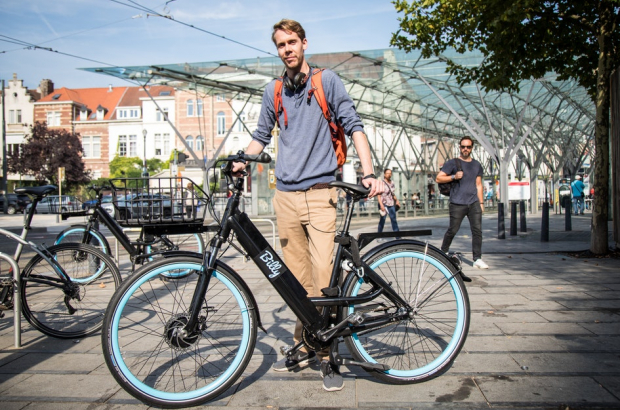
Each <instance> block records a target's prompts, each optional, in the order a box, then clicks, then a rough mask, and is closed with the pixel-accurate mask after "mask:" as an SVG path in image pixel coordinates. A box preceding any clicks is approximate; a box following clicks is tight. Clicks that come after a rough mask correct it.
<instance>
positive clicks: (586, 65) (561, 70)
mask: <svg viewBox="0 0 620 410" xmlns="http://www.w3.org/2000/svg"><path fill="white" fill-rule="evenodd" d="M394 4H395V7H396V10H397V11H398V12H399V13H402V17H401V18H400V19H399V20H400V30H399V31H398V32H397V33H395V34H394V35H393V37H392V42H391V43H392V45H395V46H397V47H399V48H401V49H403V50H406V51H411V50H413V49H419V50H421V52H422V55H423V56H424V57H427V58H428V57H430V56H432V55H439V54H441V53H442V52H443V51H445V50H446V49H447V48H454V49H455V50H456V51H457V52H459V53H464V52H466V51H474V50H477V51H480V52H481V53H482V54H483V55H484V61H483V62H482V64H481V65H480V66H478V67H464V66H460V65H458V64H457V63H455V62H453V61H449V62H448V67H449V68H448V70H449V72H450V73H452V74H455V75H456V78H457V81H458V82H459V83H460V84H467V83H470V82H472V81H475V82H478V83H479V84H481V85H482V87H483V88H485V89H486V90H504V91H515V90H518V89H519V82H520V81H522V80H529V79H532V78H541V77H543V76H544V75H545V74H547V73H548V72H555V73H557V74H558V75H559V80H568V79H573V80H576V81H577V82H578V83H579V84H580V85H582V86H583V87H584V88H586V89H587V90H588V91H589V93H590V95H591V96H592V97H594V95H595V94H596V84H597V71H598V66H599V53H600V52H601V51H602V50H600V48H599V45H600V41H602V40H603V39H607V40H609V44H610V47H609V48H608V49H607V50H605V51H604V53H606V56H607V57H608V58H609V59H611V60H612V62H611V65H612V66H613V67H616V66H618V65H620V52H619V51H620V50H619V46H620V31H619V30H617V25H618V23H619V22H620V20H619V18H618V13H619V12H620V2H618V1H617V0H580V1H575V0H551V1H549V0H413V1H405V0H397V1H395V2H394ZM593 100H594V98H593Z"/></svg>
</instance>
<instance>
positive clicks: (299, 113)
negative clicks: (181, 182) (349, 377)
mask: <svg viewBox="0 0 620 410" xmlns="http://www.w3.org/2000/svg"><path fill="white" fill-rule="evenodd" d="M272 40H273V42H274V44H275V46H276V48H277V50H278V56H279V57H280V59H281V60H282V62H283V63H284V65H285V68H286V72H285V74H284V76H283V78H282V81H283V83H284V87H283V89H282V94H281V97H282V110H281V112H278V113H276V111H275V108H274V99H275V95H274V94H275V82H276V81H280V80H274V81H272V82H271V83H270V84H268V85H267V87H266V88H265V91H264V94H263V102H262V107H261V112H260V117H259V120H258V127H257V129H256V131H255V132H254V133H253V135H252V142H250V144H249V146H248V148H247V150H246V153H247V154H259V153H261V152H262V151H263V149H264V147H265V146H266V145H267V144H269V142H270V141H271V137H272V135H271V131H272V130H273V127H274V125H275V123H276V121H278V123H279V125H280V126H281V129H280V135H279V139H278V158H277V163H276V193H275V196H274V198H273V206H274V210H275V212H276V217H277V222H278V234H279V235H280V244H281V246H282V251H283V253H284V261H285V262H286V264H287V266H288V267H289V268H290V270H291V272H292V273H293V274H294V275H295V277H296V278H297V279H298V280H299V282H300V283H301V284H302V285H303V286H304V288H305V289H306V291H307V292H308V295H309V297H316V296H322V292H321V289H324V288H327V287H328V286H329V281H330V277H331V273H332V265H333V253H334V237H335V232H336V206H337V203H338V195H337V192H336V189H335V188H330V187H329V186H328V184H329V183H330V182H332V181H335V180H336V178H335V172H336V170H337V168H338V164H337V160H336V155H335V152H334V148H333V145H332V138H331V133H330V128H329V123H328V122H327V121H326V120H325V118H324V116H323V112H322V110H321V107H320V106H319V104H318V103H317V101H316V99H315V98H312V93H313V91H312V87H311V81H310V77H311V76H312V75H313V73H312V71H311V69H310V66H309V65H308V62H307V61H306V59H305V55H304V54H305V50H306V48H307V47H308V40H307V39H306V34H305V31H304V29H303V27H302V26H301V25H300V24H299V23H298V22H296V21H293V20H287V19H284V20H281V21H280V22H278V23H276V24H275V25H274V27H273V34H272ZM322 85H323V89H324V91H325V97H326V99H327V101H328V103H329V107H330V108H331V109H332V110H333V111H332V113H331V114H332V118H333V119H334V121H337V122H338V123H339V124H341V125H342V126H343V128H344V131H345V133H346V134H347V135H349V136H351V139H352V140H353V143H354V144H355V149H356V151H357V154H358V156H359V159H360V162H361V165H362V168H363V170H364V178H363V180H362V183H363V184H364V186H366V187H367V188H370V194H369V197H373V196H375V195H378V194H381V193H382V192H383V189H384V186H383V183H382V181H380V180H378V179H377V178H376V177H375V175H374V174H373V165H372V160H371V156H370V147H369V145H368V140H367V138H366V134H364V128H363V124H362V121H361V119H360V118H359V116H358V114H357V112H356V111H355V106H354V104H353V101H352V100H351V97H349V95H348V94H347V92H346V90H345V88H344V85H343V84H342V81H341V80H340V79H339V78H338V76H337V75H336V74H335V73H333V72H332V71H330V70H324V71H323V73H322ZM244 167H245V165H244V164H241V163H235V165H234V167H233V171H234V172H237V173H238V172H240V171H242V170H243V168H244ZM302 331H303V325H302V324H301V322H300V321H299V320H298V321H297V325H296V326H295V333H294V342H295V344H297V343H299V342H300V341H301V336H302ZM317 356H318V357H319V359H321V360H322V361H321V377H322V378H323V388H324V389H325V390H327V391H337V390H341V389H342V388H343V387H344V381H343V379H342V376H341V375H340V371H339V369H338V366H336V365H335V364H334V363H333V360H330V356H329V352H327V351H320V352H316V353H315V352H313V351H307V350H306V349H305V347H302V348H301V349H300V350H299V351H297V352H296V353H295V354H293V355H291V356H287V357H285V358H284V359H282V360H280V361H278V362H276V363H275V364H274V365H273V369H274V370H275V371H290V370H293V369H295V368H297V367H299V366H305V365H308V364H309V363H311V362H314V361H315V360H316V357H317Z"/></svg>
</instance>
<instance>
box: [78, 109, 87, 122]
mask: <svg viewBox="0 0 620 410" xmlns="http://www.w3.org/2000/svg"><path fill="white" fill-rule="evenodd" d="M87 119H88V109H87V108H86V107H82V109H81V110H80V121H86V120H87Z"/></svg>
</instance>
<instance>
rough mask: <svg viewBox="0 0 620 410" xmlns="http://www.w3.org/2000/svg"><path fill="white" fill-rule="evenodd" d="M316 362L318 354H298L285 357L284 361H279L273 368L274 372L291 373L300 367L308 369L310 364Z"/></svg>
mask: <svg viewBox="0 0 620 410" xmlns="http://www.w3.org/2000/svg"><path fill="white" fill-rule="evenodd" d="M315 361H316V353H315V352H309V353H308V352H301V351H300V352H297V353H295V354H294V355H292V356H291V357H288V356H287V357H285V358H284V359H282V360H278V361H277V362H275V363H274V364H273V366H271V368H272V369H273V370H275V371H276V372H290V371H291V370H293V369H296V368H298V367H300V366H301V367H306V366H308V365H309V364H310V363H313V362H315Z"/></svg>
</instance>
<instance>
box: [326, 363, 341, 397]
mask: <svg viewBox="0 0 620 410" xmlns="http://www.w3.org/2000/svg"><path fill="white" fill-rule="evenodd" d="M321 377H322V378H323V389H325V390H327V391H339V390H342V389H343V388H344V380H343V379H342V375H341V374H340V371H339V370H338V366H336V365H335V364H332V363H330V362H329V361H327V360H323V361H322V362H321Z"/></svg>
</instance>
